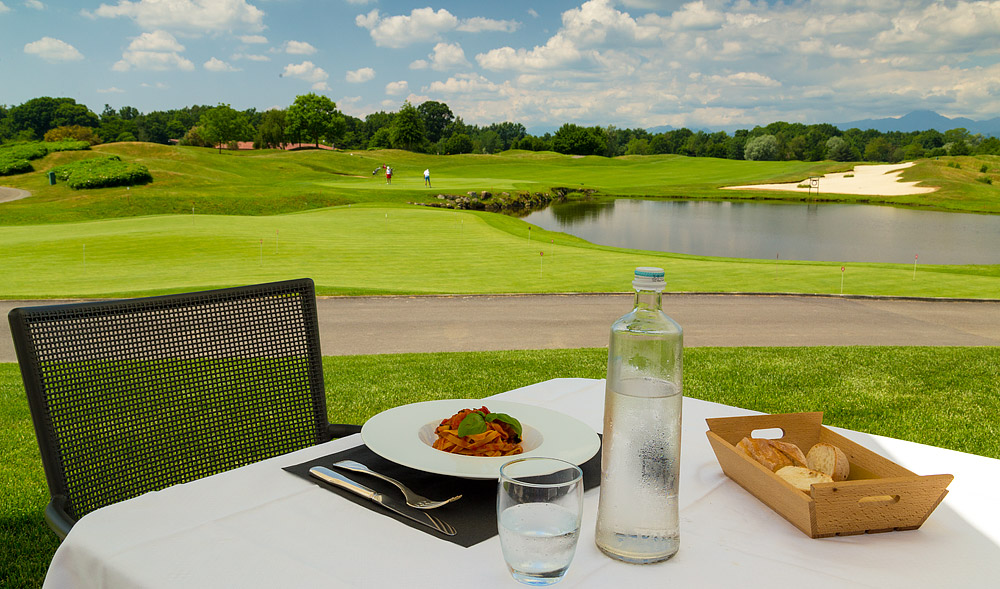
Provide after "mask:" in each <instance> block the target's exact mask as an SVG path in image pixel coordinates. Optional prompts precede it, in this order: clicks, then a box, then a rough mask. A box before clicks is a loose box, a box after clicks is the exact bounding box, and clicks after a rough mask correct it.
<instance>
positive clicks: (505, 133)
mask: <svg viewBox="0 0 1000 589" xmlns="http://www.w3.org/2000/svg"><path fill="white" fill-rule="evenodd" d="M486 130H487V131H493V132H494V133H496V134H497V136H498V137H499V138H500V144H501V145H500V149H501V150H504V149H510V148H511V147H512V146H513V145H514V144H515V143H517V142H518V141H520V140H521V137H524V136H525V135H527V134H528V131H527V129H525V128H524V125H522V124H521V123H511V122H510V121H504V122H502V123H493V124H492V125H490V126H489V127H487V128H486Z"/></svg>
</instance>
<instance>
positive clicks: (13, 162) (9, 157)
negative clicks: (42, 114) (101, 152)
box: [0, 141, 90, 176]
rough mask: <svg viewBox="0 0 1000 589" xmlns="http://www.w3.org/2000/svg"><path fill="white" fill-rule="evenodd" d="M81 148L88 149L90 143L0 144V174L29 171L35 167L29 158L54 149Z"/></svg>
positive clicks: (75, 149)
mask: <svg viewBox="0 0 1000 589" xmlns="http://www.w3.org/2000/svg"><path fill="white" fill-rule="evenodd" d="M81 149H90V144H89V143H87V142H86V141H44V142H43V141H35V142H32V143H7V144H4V145H0V176H11V175H14V174H24V173H25V172H30V171H32V170H34V169H35V168H34V167H32V165H31V160H36V159H38V158H42V157H45V156H46V155H48V154H50V153H52V152H54V151H77V150H81Z"/></svg>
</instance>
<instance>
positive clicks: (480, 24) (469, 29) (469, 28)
mask: <svg viewBox="0 0 1000 589" xmlns="http://www.w3.org/2000/svg"><path fill="white" fill-rule="evenodd" d="M520 26H521V23H519V22H517V21H516V20H493V19H491V18H483V17H481V16H474V17H472V18H468V19H465V20H463V21H462V22H461V24H459V25H458V30H459V31H463V32H466V33H480V32H482V31H498V32H501V33H513V32H514V31H516V30H517V29H518V27H520Z"/></svg>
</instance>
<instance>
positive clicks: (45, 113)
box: [8, 96, 100, 139]
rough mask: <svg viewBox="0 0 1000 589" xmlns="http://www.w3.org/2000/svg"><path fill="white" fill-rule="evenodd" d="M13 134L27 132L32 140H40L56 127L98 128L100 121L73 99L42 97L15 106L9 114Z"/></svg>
mask: <svg viewBox="0 0 1000 589" xmlns="http://www.w3.org/2000/svg"><path fill="white" fill-rule="evenodd" d="M8 116H9V118H10V129H11V132H12V133H18V132H22V131H26V132H28V133H30V135H31V137H32V138H35V139H37V138H40V137H42V136H44V135H45V133H47V132H48V131H49V129H54V128H55V127H61V126H69V125H80V126H83V127H96V126H98V124H100V119H99V118H98V117H97V115H95V114H94V113H92V112H90V109H88V108H87V107H86V106H84V105H82V104H77V103H76V100H73V99H72V98H51V97H48V96H42V97H40V98H32V99H31V100H29V101H27V102H25V103H24V104H21V105H19V106H15V107H13V108H11V109H10V112H9V113H8Z"/></svg>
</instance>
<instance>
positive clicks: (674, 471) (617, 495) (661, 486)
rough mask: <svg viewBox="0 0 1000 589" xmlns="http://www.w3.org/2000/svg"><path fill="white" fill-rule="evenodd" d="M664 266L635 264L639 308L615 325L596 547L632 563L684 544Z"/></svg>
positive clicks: (678, 342)
mask: <svg viewBox="0 0 1000 589" xmlns="http://www.w3.org/2000/svg"><path fill="white" fill-rule="evenodd" d="M664 286H665V280H664V272H663V270H662V269H661V268H648V267H641V268H636V270H635V279H634V280H633V281H632V287H633V289H634V290H635V305H634V308H633V309H632V310H631V311H630V312H628V313H626V314H625V315H623V316H622V317H620V318H619V319H618V320H617V321H615V322H614V324H612V326H611V339H610V341H609V343H608V378H607V385H606V386H607V388H606V390H605V401H604V439H603V448H602V454H601V497H600V504H599V507H598V512H597V530H596V542H597V547H598V548H600V549H601V551H602V552H604V553H605V554H607V555H608V556H610V557H612V558H615V559H618V560H622V561H625V562H630V563H641V564H645V563H654V562H660V561H664V560H667V559H668V558H670V557H671V556H673V555H674V554H675V553H676V552H677V549H678V548H679V546H680V528H679V522H678V507H677V490H678V482H679V480H678V479H679V475H680V450H681V405H682V401H683V381H682V368H683V367H682V354H683V349H684V339H683V338H684V336H683V330H682V329H681V326H680V325H678V324H677V322H676V321H674V320H673V319H671V318H670V317H668V316H667V315H666V314H664V313H663V310H662V297H663V290H664Z"/></svg>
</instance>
